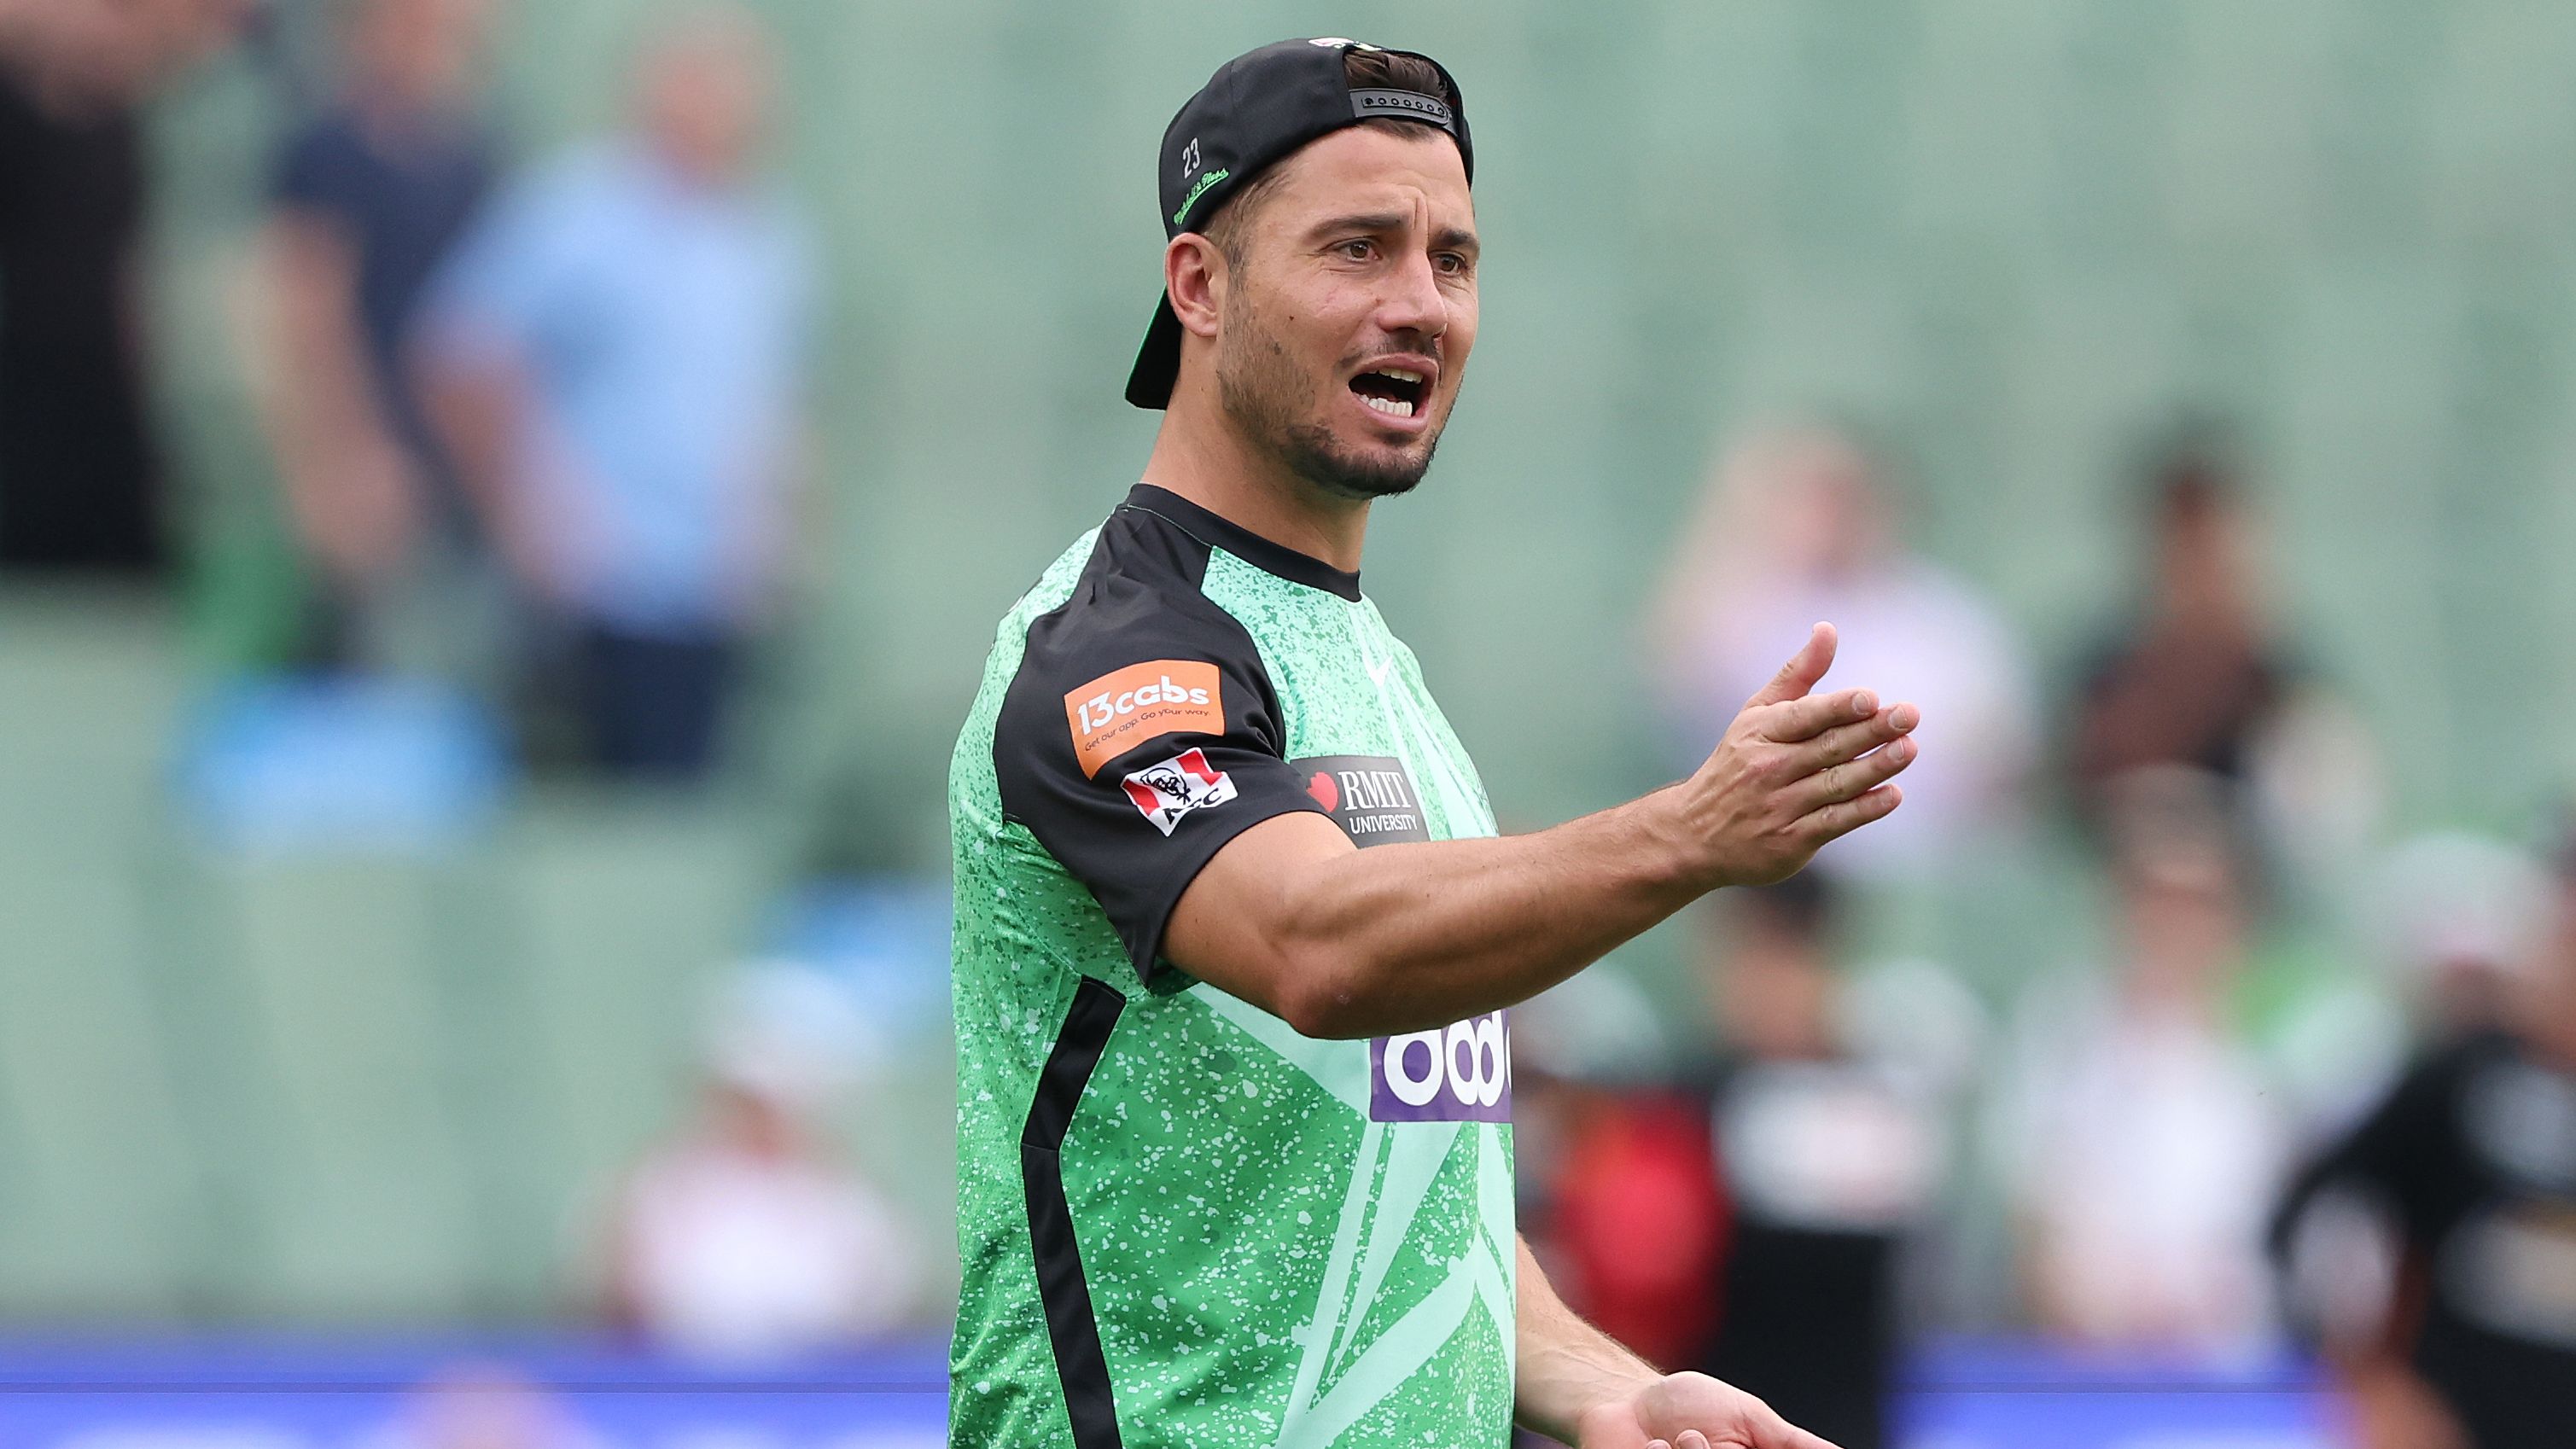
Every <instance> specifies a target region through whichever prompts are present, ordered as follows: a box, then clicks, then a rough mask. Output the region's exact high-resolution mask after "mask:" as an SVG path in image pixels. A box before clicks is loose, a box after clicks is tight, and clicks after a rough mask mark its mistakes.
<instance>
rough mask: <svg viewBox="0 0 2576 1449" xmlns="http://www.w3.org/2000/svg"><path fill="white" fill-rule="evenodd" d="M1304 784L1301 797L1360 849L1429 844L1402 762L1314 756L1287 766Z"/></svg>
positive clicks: (1384, 757)
mask: <svg viewBox="0 0 2576 1449" xmlns="http://www.w3.org/2000/svg"><path fill="white" fill-rule="evenodd" d="M1289 764H1290V768H1292V769H1294V770H1295V771H1296V772H1297V773H1298V775H1299V776H1300V777H1302V778H1303V779H1304V780H1305V782H1306V793H1307V794H1309V795H1311V796H1313V797H1314V798H1315V803H1316V804H1318V805H1321V806H1323V807H1324V812H1325V813H1326V814H1328V815H1330V816H1332V817H1333V823H1334V824H1336V825H1339V826H1340V827H1342V833H1343V834H1345V835H1348V836H1349V837H1350V838H1351V839H1352V840H1354V841H1356V842H1358V843H1359V844H1361V845H1364V846H1367V845H1383V844H1385V843H1386V842H1388V841H1391V840H1429V839H1430V838H1431V828H1430V825H1429V824H1428V822H1426V821H1425V820H1424V819H1423V818H1422V796H1421V795H1420V794H1419V793H1418V792H1416V791H1415V790H1414V788H1413V780H1412V777H1410V776H1408V775H1406V774H1405V773H1404V762H1403V761H1401V760H1398V759H1395V758H1393V757H1391V756H1387V755H1315V756H1311V757H1309V758H1307V759H1303V760H1292V761H1290V762H1289Z"/></svg>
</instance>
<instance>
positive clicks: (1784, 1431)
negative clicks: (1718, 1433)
mask: <svg viewBox="0 0 2576 1449" xmlns="http://www.w3.org/2000/svg"><path fill="white" fill-rule="evenodd" d="M1753 1449H1834V1445H1833V1442H1832V1441H1831V1440H1828V1439H1826V1438H1825V1437H1824V1436H1823V1435H1820V1434H1810V1433H1808V1432H1807V1431H1806V1430H1804V1429H1801V1428H1799V1427H1798V1426H1797V1425H1795V1424H1792V1423H1790V1422H1789V1421H1788V1420H1786V1419H1783V1418H1781V1417H1780V1416H1779V1415H1777V1414H1773V1415H1771V1416H1769V1421H1768V1422H1766V1423H1765V1424H1763V1425H1762V1427H1761V1428H1760V1429H1759V1430H1757V1431H1756V1432H1755V1433H1754V1435H1753Z"/></svg>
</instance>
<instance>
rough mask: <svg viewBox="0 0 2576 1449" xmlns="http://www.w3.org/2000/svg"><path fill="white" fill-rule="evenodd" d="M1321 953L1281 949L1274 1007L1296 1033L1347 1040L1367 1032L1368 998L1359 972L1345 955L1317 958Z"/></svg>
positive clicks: (1319, 1037)
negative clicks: (1277, 991) (1281, 954)
mask: <svg viewBox="0 0 2576 1449" xmlns="http://www.w3.org/2000/svg"><path fill="white" fill-rule="evenodd" d="M1320 955H1321V953H1319V952H1315V951H1312V950H1298V949H1291V950H1288V951H1286V952H1283V958H1284V959H1283V962H1282V971H1281V981H1282V985H1281V988H1280V991H1279V1000H1278V1002H1277V1004H1276V1006H1275V1008H1274V1011H1275V1013H1276V1014H1277V1016H1278V1017H1279V1019H1280V1020H1282V1021H1284V1022H1286V1023H1288V1025H1289V1027H1290V1028H1291V1029H1292V1030H1294V1031H1295V1032H1296V1033H1297V1034H1298V1035H1299V1036H1304V1037H1313V1038H1315V1039H1316V1040H1318V1041H1348V1040H1351V1039H1354V1038H1357V1037H1364V1036H1368V1035H1370V1034H1371V1027H1372V1025H1373V1023H1372V1020H1371V1017H1370V1014H1369V1009H1368V1001H1367V998H1366V995H1365V993H1364V992H1362V991H1361V990H1360V989H1359V987H1360V979H1359V978H1360V977H1361V976H1362V973H1360V972H1356V971H1354V970H1353V969H1352V968H1351V965H1350V961H1349V958H1348V957H1346V956H1345V957H1337V958H1336V959H1332V960H1324V959H1318V958H1319V957H1320Z"/></svg>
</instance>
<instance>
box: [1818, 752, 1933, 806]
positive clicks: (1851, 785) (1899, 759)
mask: <svg viewBox="0 0 2576 1449" xmlns="http://www.w3.org/2000/svg"><path fill="white" fill-rule="evenodd" d="M1922 753H1923V747H1922V746H1920V745H1918V744H1916V743H1915V742H1914V741H1912V740H1910V739H1900V740H1896V741H1894V742H1892V743H1890V744H1886V745H1881V746H1880V747H1879V748H1878V749H1877V750H1876V751H1875V752H1874V753H1871V754H1866V755H1863V756H1861V757H1860V758H1859V759H1857V760H1844V761H1842V762H1841V763H1839V764H1832V765H1827V766H1825V767H1824V768H1823V769H1820V770H1818V771H1816V772H1815V773H1814V774H1812V775H1809V776H1808V777H1807V778H1805V779H1803V780H1800V781H1798V782H1797V783H1796V784H1793V785H1791V786H1789V787H1788V789H1787V791H1786V792H1785V793H1786V794H1787V795H1788V798H1789V804H1790V805H1791V806H1792V807H1793V808H1794V809H1796V810H1797V812H1798V813H1799V814H1801V815H1807V814H1812V813H1813V812H1815V811H1818V810H1821V809H1823V808H1824V807H1826V806H1828V805H1839V804H1841V803H1842V802H1843V801H1845V800H1849V799H1852V798H1854V797H1855V796H1858V795H1861V794H1864V793H1866V792H1867V791H1869V790H1872V789H1875V788H1876V787H1878V786H1880V785H1884V784H1886V783H1887V782H1888V781H1890V780H1892V779H1894V778H1896V776H1897V773H1898V772H1899V771H1902V770H1903V769H1904V768H1905V767H1906V766H1908V765H1910V764H1913V763H1914V759H1915V757H1916V756H1917V755H1920V754H1922Z"/></svg>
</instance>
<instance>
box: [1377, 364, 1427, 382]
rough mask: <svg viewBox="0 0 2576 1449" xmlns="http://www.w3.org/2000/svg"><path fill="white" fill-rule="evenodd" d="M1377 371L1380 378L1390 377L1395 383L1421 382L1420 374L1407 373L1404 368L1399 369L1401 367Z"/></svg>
mask: <svg viewBox="0 0 2576 1449" xmlns="http://www.w3.org/2000/svg"><path fill="white" fill-rule="evenodd" d="M1377 371H1378V374H1379V375H1380V376H1382V377H1391V378H1394V379H1395V380H1396V381H1398V382H1420V381H1422V374H1421V373H1418V372H1408V371H1406V370H1405V369H1404V368H1401V367H1381V368H1379V369H1378V370H1377Z"/></svg>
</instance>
